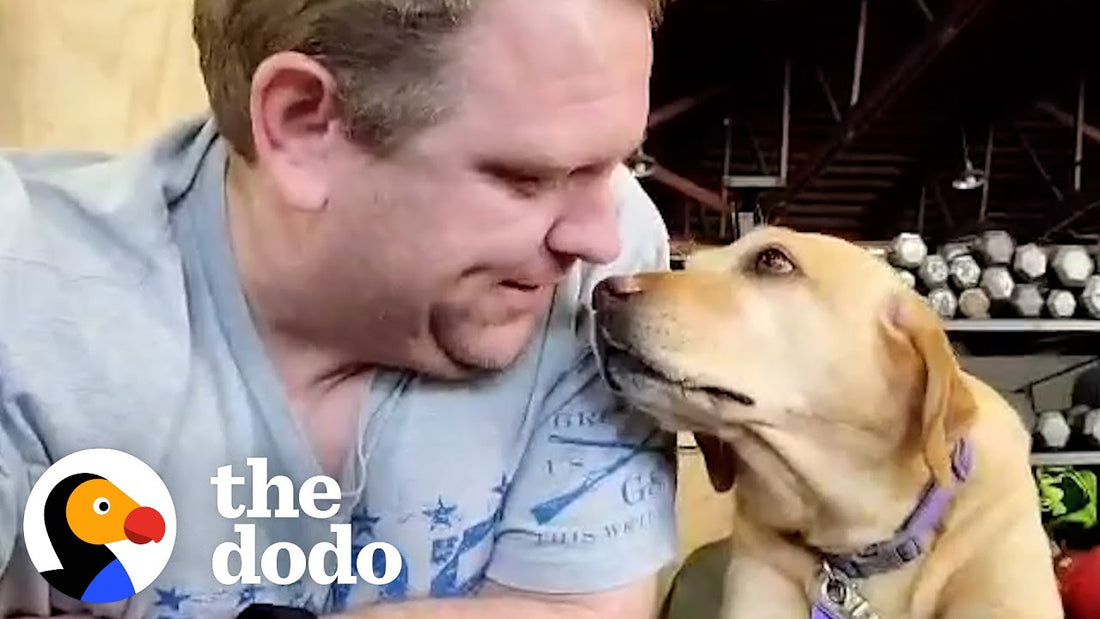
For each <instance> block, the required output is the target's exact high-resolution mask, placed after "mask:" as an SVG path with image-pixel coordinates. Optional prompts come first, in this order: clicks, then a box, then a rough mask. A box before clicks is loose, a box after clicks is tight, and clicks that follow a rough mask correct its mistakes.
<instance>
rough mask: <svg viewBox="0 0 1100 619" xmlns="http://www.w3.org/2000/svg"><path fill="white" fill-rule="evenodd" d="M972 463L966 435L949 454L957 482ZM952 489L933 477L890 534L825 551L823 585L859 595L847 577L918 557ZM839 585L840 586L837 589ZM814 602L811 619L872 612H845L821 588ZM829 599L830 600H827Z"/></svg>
mask: <svg viewBox="0 0 1100 619" xmlns="http://www.w3.org/2000/svg"><path fill="white" fill-rule="evenodd" d="M973 467H974V451H973V446H972V445H971V444H970V442H969V441H967V440H966V439H965V438H964V439H961V440H959V442H957V443H956V444H955V449H954V450H953V452H952V454H951V469H952V472H953V473H954V475H955V479H957V480H958V481H959V482H960V483H962V482H965V481H966V480H967V478H968V477H969V476H970V474H971V472H972V469H973ZM954 495H955V493H954V491H953V490H951V489H948V488H943V487H941V486H939V485H938V484H936V482H935V480H931V481H929V482H928V485H927V486H926V487H925V489H924V491H923V492H922V494H921V497H920V501H919V502H918V503H917V506H916V508H915V509H914V510H913V512H912V513H911V514H910V515H909V518H908V519H906V521H905V523H904V524H902V526H901V528H899V529H898V532H897V533H895V534H894V536H893V537H891V538H890V539H887V540H883V541H881V542H877V543H874V544H871V545H870V546H867V547H866V548H863V549H862V550H860V551H859V552H856V553H852V554H844V555H836V554H827V553H826V554H824V556H823V568H824V571H825V580H824V583H825V584H824V586H826V587H828V586H830V585H831V586H833V587H834V589H836V591H835V592H836V593H838V594H839V595H838V596H836V597H847V598H849V599H851V598H852V597H853V596H855V597H858V591H856V590H855V588H854V585H852V584H851V583H850V582H849V580H855V579H861V578H868V577H870V576H874V575H876V574H883V573H886V572H890V571H892V570H895V569H898V568H901V567H903V566H904V565H906V564H907V563H909V562H910V561H912V560H914V559H916V558H918V557H920V556H921V555H922V554H923V553H924V552H925V551H927V550H928V547H929V545H930V544H931V542H932V540H933V539H934V537H935V535H936V532H937V529H939V527H940V525H941V523H942V522H943V518H944V516H945V515H946V514H947V510H948V508H949V507H950V506H951V499H952V498H953V497H954ZM837 588H839V589H837ZM820 597H821V598H822V599H818V600H817V601H816V602H815V604H814V606H813V613H812V615H811V619H847V618H848V617H853V616H874V615H873V613H871V612H870V611H869V609H866V608H862V609H861V610H863V611H864V612H866V613H868V614H866V615H864V614H862V613H857V614H855V615H853V614H852V613H848V612H844V610H843V608H842V606H844V605H843V604H839V603H838V601H837V600H828V599H825V598H829V597H834V596H831V595H827V594H825V592H824V591H823V592H822V595H821V596H820ZM830 602H832V603H831V604H830Z"/></svg>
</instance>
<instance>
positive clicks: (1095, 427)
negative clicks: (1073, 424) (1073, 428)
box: [1077, 409, 1100, 449]
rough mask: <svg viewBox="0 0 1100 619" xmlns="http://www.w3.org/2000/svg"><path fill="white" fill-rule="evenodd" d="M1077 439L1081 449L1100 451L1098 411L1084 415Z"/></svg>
mask: <svg viewBox="0 0 1100 619" xmlns="http://www.w3.org/2000/svg"><path fill="white" fill-rule="evenodd" d="M1077 438H1078V440H1079V444H1080V445H1081V448H1082V449H1100V409H1093V410H1090V411H1089V412H1088V413H1086V414H1085V418H1084V421H1083V422H1082V423H1081V429H1080V430H1078V432H1077Z"/></svg>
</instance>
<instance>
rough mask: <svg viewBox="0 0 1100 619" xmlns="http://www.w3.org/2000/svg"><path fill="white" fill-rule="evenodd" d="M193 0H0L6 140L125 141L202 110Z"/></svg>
mask: <svg viewBox="0 0 1100 619" xmlns="http://www.w3.org/2000/svg"><path fill="white" fill-rule="evenodd" d="M192 2H193V0H100V1H89V0H2V1H0V146H4V147H8V146H19V147H41V148H95V149H108V150H117V149H122V148H128V147H130V146H133V145H135V144H137V143H139V142H141V141H143V140H146V139H148V138H150V137H151V136H153V135H155V134H156V133H157V132H159V131H160V130H162V129H163V128H164V127H165V126H167V125H168V124H170V123H172V122H173V121H175V120H176V119H178V118H181V117H183V116H187V115H191V114H195V113H199V112H202V111H204V110H205V109H206V93H205V90H204V88H203V84H202V80H201V76H200V74H199V71H198V61H197V52H196V50H195V46H194V44H193V42H192V41H191V7H192Z"/></svg>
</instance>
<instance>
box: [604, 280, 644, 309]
mask: <svg viewBox="0 0 1100 619" xmlns="http://www.w3.org/2000/svg"><path fill="white" fill-rule="evenodd" d="M641 291H642V283H641V281H639V280H638V278H636V277H634V276H631V275H620V276H615V277H608V278H606V279H604V280H603V281H601V282H600V283H599V284H596V289H595V291H594V292H593V293H592V296H593V304H594V305H595V307H596V310H597V311H599V310H601V309H606V308H608V307H610V306H611V305H613V304H614V303H617V302H620V301H624V300H626V299H627V298H629V297H631V296H632V295H635V294H638V293H639V292H641Z"/></svg>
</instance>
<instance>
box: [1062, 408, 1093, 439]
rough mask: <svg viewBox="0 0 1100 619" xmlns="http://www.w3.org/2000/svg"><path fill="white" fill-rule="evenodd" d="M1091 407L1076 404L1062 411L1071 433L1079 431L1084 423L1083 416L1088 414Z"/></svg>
mask: <svg viewBox="0 0 1100 619" xmlns="http://www.w3.org/2000/svg"><path fill="white" fill-rule="evenodd" d="M1091 409H1092V407H1091V406H1089V405H1087V404H1076V405H1074V406H1071V407H1070V408H1069V409H1068V410H1066V411H1065V412H1064V413H1062V416H1063V417H1065V418H1066V423H1068V424H1069V431H1070V433H1071V434H1076V433H1078V432H1080V431H1081V429H1082V428H1083V427H1084V425H1085V416H1086V415H1088V414H1089V410H1091Z"/></svg>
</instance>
